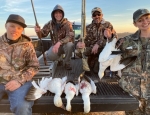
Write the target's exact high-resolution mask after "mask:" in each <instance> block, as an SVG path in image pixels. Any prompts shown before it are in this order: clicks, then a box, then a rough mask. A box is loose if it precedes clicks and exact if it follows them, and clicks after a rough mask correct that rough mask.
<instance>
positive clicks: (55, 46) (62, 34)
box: [35, 5, 74, 70]
mask: <svg viewBox="0 0 150 115" xmlns="http://www.w3.org/2000/svg"><path fill="white" fill-rule="evenodd" d="M51 17H52V20H50V21H49V22H48V23H46V24H45V25H44V27H43V28H42V29H41V30H40V29H39V27H35V31H36V32H41V33H42V37H46V36H47V35H48V34H49V33H50V36H51V40H52V47H50V49H49V50H48V54H47V58H48V59H49V60H51V61H54V60H58V59H59V58H60V56H61V54H65V59H64V63H65V68H66V69H68V70H70V69H72V67H71V66H70V59H71V56H72V51H73V43H72V41H73V37H74V33H73V28H72V24H71V23H70V22H69V21H68V20H67V18H64V10H63V8H62V7H61V6H60V5H56V6H55V7H54V9H53V11H52V13H51Z"/></svg>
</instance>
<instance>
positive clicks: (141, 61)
mask: <svg viewBox="0 0 150 115" xmlns="http://www.w3.org/2000/svg"><path fill="white" fill-rule="evenodd" d="M123 40H124V42H123V44H122V45H121V50H122V51H124V53H123V55H122V57H123V59H124V58H126V57H132V56H137V58H136V60H135V61H134V63H132V64H131V65H129V66H127V67H126V68H125V69H123V70H122V77H121V79H120V81H119V84H120V86H121V87H122V88H123V89H124V90H125V91H127V92H129V93H131V94H132V95H134V96H136V97H138V98H139V97H140V98H145V99H148V97H149V96H150V90H149V89H150V38H141V37H140V31H137V32H136V33H134V34H132V35H129V36H126V37H124V38H123Z"/></svg>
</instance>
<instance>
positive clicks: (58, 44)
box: [52, 42, 61, 53]
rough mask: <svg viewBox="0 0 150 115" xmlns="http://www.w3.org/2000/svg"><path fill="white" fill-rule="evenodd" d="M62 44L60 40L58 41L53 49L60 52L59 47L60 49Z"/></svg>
mask: <svg viewBox="0 0 150 115" xmlns="http://www.w3.org/2000/svg"><path fill="white" fill-rule="evenodd" d="M60 45H61V43H60V42H57V43H56V44H55V45H54V46H53V49H52V51H53V52H54V53H58V49H59V47H60Z"/></svg>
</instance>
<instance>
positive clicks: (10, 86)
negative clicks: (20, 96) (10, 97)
mask: <svg viewBox="0 0 150 115" xmlns="http://www.w3.org/2000/svg"><path fill="white" fill-rule="evenodd" d="M20 86H21V84H20V83H19V82H18V81H17V80H12V81H9V82H8V83H7V84H6V85H5V90H9V91H14V90H16V89H18V88H19V87H20Z"/></svg>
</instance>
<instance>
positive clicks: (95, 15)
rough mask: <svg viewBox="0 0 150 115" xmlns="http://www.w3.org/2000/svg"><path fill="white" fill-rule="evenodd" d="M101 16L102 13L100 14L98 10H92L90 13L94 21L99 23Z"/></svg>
mask: <svg viewBox="0 0 150 115" xmlns="http://www.w3.org/2000/svg"><path fill="white" fill-rule="evenodd" d="M102 18H103V14H101V13H100V12H97V11H96V12H94V13H93V15H92V19H93V20H94V21H95V22H96V23H100V22H101V21H102Z"/></svg>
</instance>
